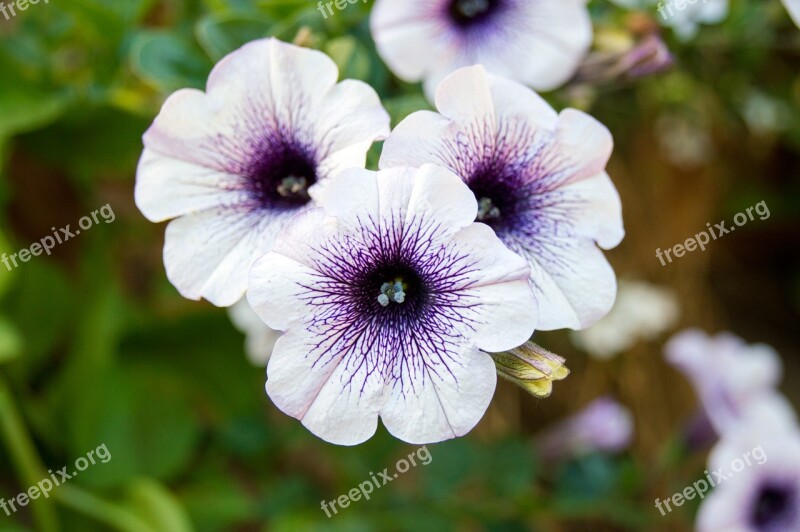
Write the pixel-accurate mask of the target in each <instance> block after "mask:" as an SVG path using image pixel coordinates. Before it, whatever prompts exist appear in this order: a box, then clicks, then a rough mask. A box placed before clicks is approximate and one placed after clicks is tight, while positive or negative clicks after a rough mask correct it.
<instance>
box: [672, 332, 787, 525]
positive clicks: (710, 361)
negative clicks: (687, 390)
mask: <svg viewBox="0 0 800 532" xmlns="http://www.w3.org/2000/svg"><path fill="white" fill-rule="evenodd" d="M666 356H667V360H668V361H669V362H670V363H672V364H673V365H674V366H675V367H676V368H678V369H679V370H680V371H682V372H683V373H684V374H685V375H686V376H687V378H688V379H689V381H690V382H691V383H692V385H693V387H694V388H695V391H696V393H697V396H698V398H699V399H700V403H701V405H702V408H703V410H704V413H705V418H706V419H708V421H710V423H711V425H712V427H713V430H714V432H716V434H717V436H718V437H719V441H718V442H717V444H716V445H715V446H714V448H713V449H712V451H711V455H710V457H709V461H708V466H709V467H708V469H709V470H710V471H721V470H723V469H722V468H726V467H728V466H729V465H730V464H731V463H732V461H733V460H734V459H735V458H736V457H737V456H742V454H743V453H744V452H746V451H748V450H749V449H753V448H755V447H757V446H761V447H762V448H763V450H764V454H765V455H766V457H767V458H766V461H765V462H764V463H763V464H760V465H758V466H755V467H749V468H746V469H744V470H742V471H741V472H740V473H739V474H738V475H737V476H736V478H735V480H730V481H728V482H726V483H725V484H722V485H720V486H717V488H716V489H715V490H714V492H712V493H711V494H710V495H709V496H708V499H707V500H706V501H705V502H704V503H703V504H702V506H701V507H700V511H699V514H698V518H697V530H699V531H701V532H705V531H708V532H711V531H715V530H743V531H744V530H748V531H750V530H752V531H756V532H759V531H771V530H787V531H788V530H800V426H798V424H797V419H796V415H795V413H794V411H793V409H792V407H791V405H790V404H789V402H788V401H787V400H786V399H785V398H784V397H783V395H781V394H780V393H779V392H778V391H777V390H776V386H777V384H778V381H779V380H780V376H781V364H780V359H779V358H778V355H777V353H775V351H774V350H773V349H772V348H770V347H768V346H766V345H762V344H757V345H747V344H745V343H744V341H742V340H741V339H740V338H738V337H736V336H734V335H732V334H729V333H723V334H720V335H717V336H716V337H709V336H706V335H705V334H704V333H702V332H701V331H698V330H688V331H684V332H682V333H680V334H678V335H676V336H675V337H674V338H673V339H672V340H670V342H669V343H668V344H667V346H666Z"/></svg>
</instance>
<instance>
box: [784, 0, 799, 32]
mask: <svg viewBox="0 0 800 532" xmlns="http://www.w3.org/2000/svg"><path fill="white" fill-rule="evenodd" d="M782 2H783V5H784V6H786V10H787V11H788V12H789V16H790V17H792V20H793V21H794V23H795V24H796V25H797V26H798V27H800V0H782Z"/></svg>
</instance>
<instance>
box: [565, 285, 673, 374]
mask: <svg viewBox="0 0 800 532" xmlns="http://www.w3.org/2000/svg"><path fill="white" fill-rule="evenodd" d="M679 314H680V306H679V304H678V298H677V296H676V295H675V293H674V292H673V291H672V290H670V289H668V288H662V287H658V286H655V285H652V284H649V283H645V282H641V281H626V280H621V281H620V282H619V291H618V293H617V301H616V302H615V304H614V307H613V308H612V309H611V312H610V313H609V314H608V315H607V316H606V317H605V318H603V319H602V320H600V321H599V322H597V323H596V324H594V325H593V326H591V327H589V328H588V329H586V330H583V331H573V332H572V333H571V336H572V340H573V343H574V344H575V345H576V346H577V347H580V348H581V349H583V350H584V351H586V352H587V353H589V354H590V355H592V356H593V357H595V358H599V359H608V358H612V357H614V356H616V355H618V354H619V353H622V352H623V351H626V350H628V349H630V348H631V347H633V346H634V345H635V344H636V342H638V341H639V340H652V339H653V338H655V337H656V336H658V335H659V334H661V333H663V332H666V331H668V330H669V329H671V328H672V327H674V326H675V324H676V323H677V321H678V316H679Z"/></svg>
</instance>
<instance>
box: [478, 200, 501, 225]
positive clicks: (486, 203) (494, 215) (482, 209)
mask: <svg viewBox="0 0 800 532" xmlns="http://www.w3.org/2000/svg"><path fill="white" fill-rule="evenodd" d="M498 218H500V209H498V208H497V207H496V206H495V204H494V203H493V202H492V200H490V199H489V198H481V199H479V200H478V221H479V222H485V221H486V220H497V219H498Z"/></svg>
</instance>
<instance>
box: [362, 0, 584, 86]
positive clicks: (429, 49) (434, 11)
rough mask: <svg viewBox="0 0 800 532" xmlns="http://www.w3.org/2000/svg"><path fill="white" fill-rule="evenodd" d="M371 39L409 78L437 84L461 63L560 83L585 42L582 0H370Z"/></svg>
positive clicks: (533, 81) (532, 81) (534, 82)
mask: <svg viewBox="0 0 800 532" xmlns="http://www.w3.org/2000/svg"><path fill="white" fill-rule="evenodd" d="M371 28H372V36H373V38H374V39H375V44H376V46H377V49H378V52H379V54H380V55H381V57H382V58H383V60H384V61H386V63H387V64H388V65H389V68H391V69H392V71H393V72H394V73H395V74H397V76H399V77H400V78H402V79H403V80H405V81H409V82H417V81H421V80H424V82H425V92H426V94H428V96H429V97H430V98H431V99H433V94H434V90H435V89H436V86H437V85H438V83H439V82H440V81H441V80H442V79H444V77H445V76H447V75H448V74H450V73H451V72H453V71H455V70H457V69H459V68H461V67H465V66H472V65H475V64H482V65H484V66H485V67H486V68H487V69H488V70H489V71H490V72H493V73H495V74H498V75H501V76H506V77H509V78H512V79H515V80H518V81H520V82H522V83H524V84H526V85H529V86H532V87H534V88H535V89H537V90H551V89H555V88H557V87H559V86H561V85H563V84H564V83H565V82H566V81H567V80H568V79H569V78H570V77H571V76H572V75H573V74H574V73H575V70H576V69H577V68H578V64H579V63H580V61H581V59H582V58H583V57H584V55H585V54H586V52H587V51H588V49H589V46H590V44H591V42H592V23H591V19H590V17H589V11H588V9H587V7H586V0H536V1H531V0H377V1H376V3H375V7H374V8H373V11H372V18H371Z"/></svg>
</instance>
